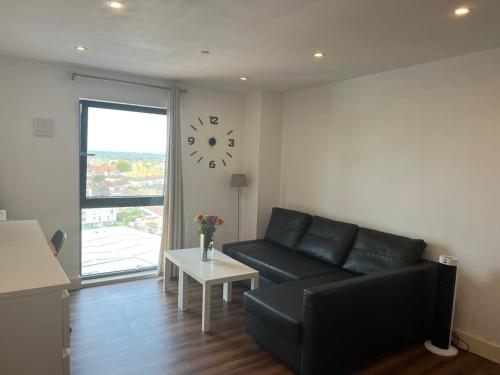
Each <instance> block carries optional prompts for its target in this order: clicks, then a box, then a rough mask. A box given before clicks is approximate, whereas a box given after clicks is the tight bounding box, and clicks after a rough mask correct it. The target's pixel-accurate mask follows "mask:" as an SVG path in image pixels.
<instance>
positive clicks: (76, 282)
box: [68, 276, 82, 290]
mask: <svg viewBox="0 0 500 375" xmlns="http://www.w3.org/2000/svg"><path fill="white" fill-rule="evenodd" d="M69 282H70V283H71V285H70V286H69V288H68V290H76V289H80V288H81V287H82V278H81V277H80V276H76V277H72V278H70V279H69Z"/></svg>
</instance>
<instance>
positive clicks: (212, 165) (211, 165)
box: [208, 160, 215, 168]
mask: <svg viewBox="0 0 500 375" xmlns="http://www.w3.org/2000/svg"><path fill="white" fill-rule="evenodd" d="M208 166H209V167H210V168H215V161H213V160H212V161H210V163H208Z"/></svg>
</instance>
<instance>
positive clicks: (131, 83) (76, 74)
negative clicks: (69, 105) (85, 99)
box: [71, 72, 187, 92]
mask: <svg viewBox="0 0 500 375" xmlns="http://www.w3.org/2000/svg"><path fill="white" fill-rule="evenodd" d="M77 77H80V78H90V79H99V80H101V81H108V82H116V83H125V84H127V85H136V86H144V87H150V88H153V89H160V90H170V89H171V87H169V86H159V85H152V84H150V83H142V82H135V81H125V80H123V79H116V78H108V77H101V76H92V75H89V74H80V73H76V72H74V73H71V79H72V80H73V81H74V80H75V78H77ZM181 92H187V90H186V89H181Z"/></svg>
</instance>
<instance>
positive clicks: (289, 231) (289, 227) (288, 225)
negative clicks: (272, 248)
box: [264, 207, 311, 248]
mask: <svg viewBox="0 0 500 375" xmlns="http://www.w3.org/2000/svg"><path fill="white" fill-rule="evenodd" d="M310 222H311V215H308V214H305V213H302V212H299V211H293V210H287V209H285V208H278V207H274V208H273V212H272V214H271V220H270V221H269V225H268V227H267V231H266V235H265V236H264V239H266V240H268V241H271V242H274V243H277V244H278V245H281V246H285V247H289V248H293V247H294V246H295V245H297V243H298V242H299V241H300V239H301V238H302V236H303V235H304V233H305V232H306V230H307V228H308V227H309V223H310Z"/></svg>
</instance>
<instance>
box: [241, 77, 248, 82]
mask: <svg viewBox="0 0 500 375" xmlns="http://www.w3.org/2000/svg"><path fill="white" fill-rule="evenodd" d="M240 80H242V81H248V77H240Z"/></svg>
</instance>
